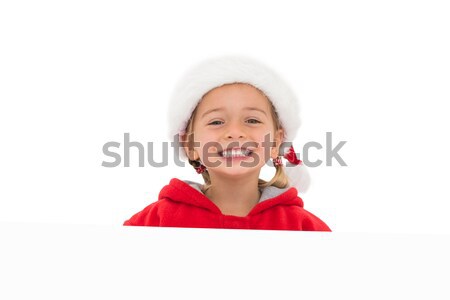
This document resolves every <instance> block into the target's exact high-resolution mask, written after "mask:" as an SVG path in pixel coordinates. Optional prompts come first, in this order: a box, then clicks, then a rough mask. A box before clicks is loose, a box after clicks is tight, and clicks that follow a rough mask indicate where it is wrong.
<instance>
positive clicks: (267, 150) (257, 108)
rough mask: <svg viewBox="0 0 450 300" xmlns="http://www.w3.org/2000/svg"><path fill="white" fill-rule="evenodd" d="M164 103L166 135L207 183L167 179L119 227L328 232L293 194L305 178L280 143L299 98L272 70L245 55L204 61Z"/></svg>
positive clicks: (292, 126) (293, 124)
mask: <svg viewBox="0 0 450 300" xmlns="http://www.w3.org/2000/svg"><path fill="white" fill-rule="evenodd" d="M169 107H170V108H169V116H170V125H169V131H170V132H169V134H170V135H171V137H173V136H177V135H178V136H179V138H177V139H175V141H176V146H178V147H179V150H180V151H178V152H179V153H180V155H181V157H182V158H183V159H185V160H188V161H189V164H190V165H192V166H193V167H194V169H195V170H196V171H197V173H199V174H201V175H202V176H203V179H204V182H205V183H204V184H199V183H195V182H191V181H187V180H185V181H182V180H180V179H177V178H173V179H172V180H171V181H170V183H169V184H168V185H166V186H165V187H163V189H162V190H161V192H160V193H159V197H158V201H156V202H154V203H152V204H150V205H148V206H147V207H146V208H144V209H143V210H142V211H141V212H138V213H136V214H135V215H134V216H132V217H131V218H130V219H129V220H127V221H125V223H124V225H134V226H165V227H191V228H195V227H196V228H236V229H270V230H309V231H331V230H330V228H329V227H328V226H327V225H326V224H325V223H324V222H323V221H322V220H320V219H319V218H318V217H316V216H314V215H313V214H312V213H310V212H308V211H306V210H305V209H304V208H303V201H302V199H301V198H300V197H299V196H298V192H303V191H305V190H306V189H307V186H308V181H309V180H308V179H309V177H308V174H307V171H306V169H305V167H304V166H303V165H302V162H301V160H299V159H298V158H297V156H296V154H295V151H294V149H293V147H292V146H291V147H289V148H288V149H289V150H288V151H285V148H287V147H285V146H284V145H286V143H288V142H291V141H292V140H293V139H294V137H295V134H296V132H297V130H298V127H299V124H300V122H299V111H298V105H297V99H296V98H295V96H294V94H293V93H292V91H291V90H290V88H289V87H288V86H287V85H286V83H285V82H283V81H282V80H281V78H280V76H278V75H277V74H275V73H274V71H273V70H271V69H269V68H268V67H266V66H264V65H262V64H261V63H259V62H257V61H255V60H253V59H249V58H246V57H232V56H227V57H219V58H215V59H211V60H207V61H205V62H203V63H201V64H199V65H197V66H195V67H194V68H192V69H191V70H190V71H189V72H187V74H185V77H184V78H182V80H181V81H180V83H179V84H178V86H177V87H176V89H175V93H174V95H173V97H172V99H171V103H170V106H169ZM283 157H284V158H285V159H286V160H287V161H288V163H287V165H286V166H284V164H283V161H282V158H283ZM270 160H271V161H272V162H273V166H274V167H275V170H276V171H275V175H274V177H273V178H272V180H270V181H268V182H266V181H264V180H262V179H259V175H260V171H261V168H262V167H263V166H264V165H265V164H266V163H267V162H268V161H270Z"/></svg>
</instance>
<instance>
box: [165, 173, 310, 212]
mask: <svg viewBox="0 0 450 300" xmlns="http://www.w3.org/2000/svg"><path fill="white" fill-rule="evenodd" d="M201 187H202V184H200V183H197V182H193V181H189V180H185V181H182V180H180V179H177V178H173V179H171V180H170V183H169V184H168V185H166V186H165V187H163V188H162V190H161V192H160V193H159V197H158V199H159V200H162V199H169V200H172V201H175V202H181V203H185V204H189V205H193V206H198V207H201V208H204V209H207V210H209V211H212V212H215V213H218V214H221V211H220V209H219V208H218V207H217V206H216V205H215V204H214V203H213V202H212V201H211V200H210V199H209V198H208V197H206V196H205V195H204V194H203V193H202V192H201ZM261 192H262V193H261V198H260V200H259V203H258V204H257V205H256V206H255V207H254V208H253V209H252V211H250V213H249V216H250V215H254V214H257V213H260V212H262V211H264V210H266V209H268V208H271V207H273V206H277V205H295V206H300V207H303V200H302V199H301V198H300V197H298V194H297V190H296V189H295V188H293V187H289V188H284V189H281V188H277V187H274V186H269V187H266V188H263V189H262V190H261Z"/></svg>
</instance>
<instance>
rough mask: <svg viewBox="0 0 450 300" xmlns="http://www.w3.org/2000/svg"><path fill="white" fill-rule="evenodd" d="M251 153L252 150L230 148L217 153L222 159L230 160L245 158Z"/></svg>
mask: <svg viewBox="0 0 450 300" xmlns="http://www.w3.org/2000/svg"><path fill="white" fill-rule="evenodd" d="M252 153H253V150H251V149H249V148H232V149H226V150H224V151H221V152H219V154H220V155H221V156H222V157H225V158H231V157H247V156H250V155H251V154H252Z"/></svg>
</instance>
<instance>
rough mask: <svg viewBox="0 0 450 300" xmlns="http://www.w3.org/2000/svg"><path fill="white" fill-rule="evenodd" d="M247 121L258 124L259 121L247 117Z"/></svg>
mask: <svg viewBox="0 0 450 300" xmlns="http://www.w3.org/2000/svg"><path fill="white" fill-rule="evenodd" d="M247 122H248V123H250V124H258V123H261V122H260V121H259V120H256V119H248V120H247Z"/></svg>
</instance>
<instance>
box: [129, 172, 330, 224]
mask: <svg viewBox="0 0 450 300" xmlns="http://www.w3.org/2000/svg"><path fill="white" fill-rule="evenodd" d="M124 225H131V226H163V227H190V228H235V229H269V230H308V231H331V230H330V228H329V227H328V226H327V225H326V224H325V223H324V222H323V221H322V220H320V219H319V218H318V217H316V216H315V215H313V214H312V213H310V212H308V211H306V210H305V209H304V208H303V201H302V199H301V198H300V197H298V195H297V190H296V189H295V188H289V189H288V190H286V191H284V192H282V193H281V194H279V195H277V196H275V197H273V198H270V199H266V200H264V201H260V202H259V203H258V204H257V205H255V207H253V209H252V210H251V211H250V213H249V214H248V215H247V216H245V217H238V216H231V215H224V214H222V212H221V211H220V209H219V208H218V207H217V206H216V205H215V204H214V202H212V201H211V200H210V199H208V198H207V197H206V196H205V195H204V194H203V193H201V192H200V191H199V190H197V189H195V188H194V187H192V186H191V185H189V184H188V183H186V182H184V181H181V180H179V179H176V178H173V179H172V180H171V181H170V183H169V184H168V185H166V186H165V187H164V188H163V189H162V190H161V192H160V193H159V197H158V201H156V202H154V203H152V204H150V205H148V206H147V207H146V208H144V209H143V210H142V211H140V212H138V213H136V214H135V215H133V216H132V217H131V218H130V219H129V220H127V221H125V223H124Z"/></svg>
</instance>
